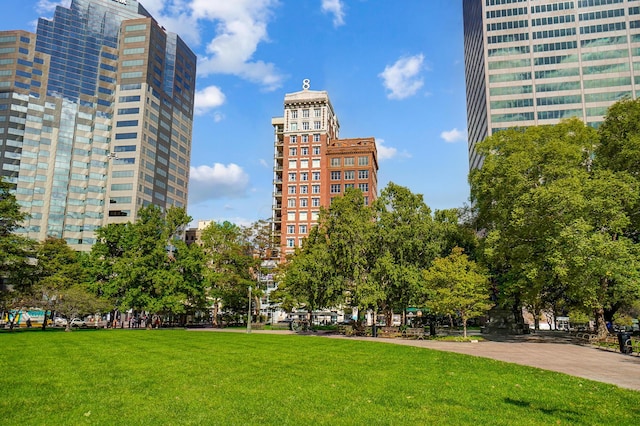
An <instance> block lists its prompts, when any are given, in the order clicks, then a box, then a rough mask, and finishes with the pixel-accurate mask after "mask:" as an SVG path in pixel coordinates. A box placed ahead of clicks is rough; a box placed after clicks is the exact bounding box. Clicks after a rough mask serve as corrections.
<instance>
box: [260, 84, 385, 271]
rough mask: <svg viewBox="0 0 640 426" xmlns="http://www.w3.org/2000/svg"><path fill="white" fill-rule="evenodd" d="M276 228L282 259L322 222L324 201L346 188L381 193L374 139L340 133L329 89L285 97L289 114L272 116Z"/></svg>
mask: <svg viewBox="0 0 640 426" xmlns="http://www.w3.org/2000/svg"><path fill="white" fill-rule="evenodd" d="M271 124H272V125H273V128H274V135H275V140H274V145H275V146H274V199H273V231H274V237H275V241H277V242H279V246H280V249H279V252H278V253H277V256H278V257H279V258H280V259H281V260H283V259H284V258H285V257H286V255H288V254H291V253H293V252H294V251H295V249H296V248H297V247H300V246H301V245H302V242H303V241H304V239H305V238H306V237H307V236H308V234H309V231H310V230H311V228H312V227H313V226H314V225H315V224H316V223H317V221H318V215H319V213H320V207H325V208H328V207H329V206H330V205H331V200H332V199H333V198H335V197H338V196H342V195H343V194H344V192H345V190H346V189H347V188H350V187H353V188H358V189H360V190H361V191H362V193H363V195H364V197H365V198H364V199H365V203H366V204H370V203H371V202H372V201H373V200H375V199H376V197H377V191H378V188H377V173H378V157H377V150H376V144H375V139H374V138H372V137H367V138H354V139H339V130H340V125H339V121H338V117H337V115H336V114H335V112H334V110H333V106H332V104H331V101H330V100H329V95H328V93H327V92H326V91H315V90H309V81H308V80H305V81H304V84H303V90H302V91H299V92H294V93H289V94H286V95H285V98H284V116H282V117H276V118H273V119H272V121H271Z"/></svg>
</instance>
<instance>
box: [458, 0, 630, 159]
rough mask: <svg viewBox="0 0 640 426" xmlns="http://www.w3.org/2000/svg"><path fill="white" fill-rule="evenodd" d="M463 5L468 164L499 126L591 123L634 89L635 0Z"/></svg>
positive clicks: (494, 0) (487, 0)
mask: <svg viewBox="0 0 640 426" xmlns="http://www.w3.org/2000/svg"><path fill="white" fill-rule="evenodd" d="M463 11H464V43H465V71H466V84H467V117H468V124H467V125H468V133H469V166H470V168H475V167H480V166H481V162H482V159H481V158H479V157H478V156H477V155H476V154H475V149H474V147H475V144H476V143H477V142H479V141H482V140H483V139H484V138H486V137H487V136H489V135H491V134H493V133H494V132H496V131H498V130H501V129H505V128H512V127H522V126H531V125H538V124H554V123H557V122H558V121H560V120H562V119H564V118H568V117H579V118H580V119H582V120H584V121H585V122H586V123H588V124H589V125H590V126H593V127H597V126H599V125H600V123H601V122H602V119H603V115H604V114H605V113H606V109H607V107H608V106H609V105H611V104H612V103H613V102H615V101H617V100H619V99H622V98H624V97H629V98H635V97H636V96H637V94H638V91H639V90H640V86H638V84H640V1H638V0H606V1H605V0H573V1H559V0H463Z"/></svg>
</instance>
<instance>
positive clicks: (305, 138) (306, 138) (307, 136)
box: [302, 135, 309, 143]
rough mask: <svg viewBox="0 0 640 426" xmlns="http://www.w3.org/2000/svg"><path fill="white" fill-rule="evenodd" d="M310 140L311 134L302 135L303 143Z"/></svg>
mask: <svg viewBox="0 0 640 426" xmlns="http://www.w3.org/2000/svg"><path fill="white" fill-rule="evenodd" d="M308 142H309V135H302V143H308Z"/></svg>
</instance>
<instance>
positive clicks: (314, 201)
mask: <svg viewBox="0 0 640 426" xmlns="http://www.w3.org/2000/svg"><path fill="white" fill-rule="evenodd" d="M311 207H320V198H312V199H311Z"/></svg>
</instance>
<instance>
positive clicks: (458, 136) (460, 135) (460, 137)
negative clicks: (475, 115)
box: [440, 128, 467, 143]
mask: <svg viewBox="0 0 640 426" xmlns="http://www.w3.org/2000/svg"><path fill="white" fill-rule="evenodd" d="M440 137H441V138H442V139H444V140H445V142H447V143H455V142H462V141H464V140H465V139H467V135H466V134H465V133H464V132H462V131H460V130H458V129H456V128H454V129H452V130H445V131H444V132H442V133H440Z"/></svg>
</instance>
